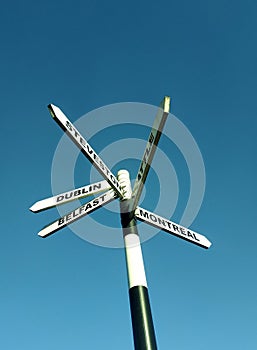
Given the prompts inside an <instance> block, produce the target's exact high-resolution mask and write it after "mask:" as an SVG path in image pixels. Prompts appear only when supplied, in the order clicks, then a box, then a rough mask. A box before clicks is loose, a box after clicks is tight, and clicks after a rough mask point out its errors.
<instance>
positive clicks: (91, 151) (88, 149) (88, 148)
mask: <svg viewBox="0 0 257 350" xmlns="http://www.w3.org/2000/svg"><path fill="white" fill-rule="evenodd" d="M87 151H88V153H89V154H92V153H93V150H92V148H90V147H89V145H88V144H87Z"/></svg>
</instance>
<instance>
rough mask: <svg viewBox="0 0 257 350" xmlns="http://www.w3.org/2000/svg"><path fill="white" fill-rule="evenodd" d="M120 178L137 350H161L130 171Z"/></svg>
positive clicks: (122, 219) (123, 171)
mask: <svg viewBox="0 0 257 350" xmlns="http://www.w3.org/2000/svg"><path fill="white" fill-rule="evenodd" d="M117 178H118V181H119V183H120V185H121V187H122V189H123V198H122V199H121V200H120V208H121V224H122V229H123V237H124V245H125V253H126V263H127V273H128V284H129V300H130V310H131V320H132V328H133V336H134V345H135V350H157V345H156V338H155V332H154V326H153V319H152V313H151V307H150V302H149V296H148V288H147V282H146V276H145V268H144V261H143V256H142V250H141V244H140V238H139V235H138V231H137V225H136V219H135V217H134V212H129V211H128V210H129V207H130V201H131V194H132V190H131V183H130V179H129V172H128V171H127V170H120V171H119V172H118V176H117Z"/></svg>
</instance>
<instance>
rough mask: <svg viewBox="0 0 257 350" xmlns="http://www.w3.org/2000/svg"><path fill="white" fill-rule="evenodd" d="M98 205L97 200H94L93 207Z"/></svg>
mask: <svg viewBox="0 0 257 350" xmlns="http://www.w3.org/2000/svg"><path fill="white" fill-rule="evenodd" d="M98 204H99V199H98V198H96V199H94V200H93V206H94V207H95V206H96V205H98Z"/></svg>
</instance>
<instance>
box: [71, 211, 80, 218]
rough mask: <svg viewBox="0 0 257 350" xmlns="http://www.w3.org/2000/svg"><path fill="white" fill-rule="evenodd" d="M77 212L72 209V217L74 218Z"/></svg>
mask: <svg viewBox="0 0 257 350" xmlns="http://www.w3.org/2000/svg"><path fill="white" fill-rule="evenodd" d="M78 215H79V214H78V213H76V210H74V212H73V213H72V217H73V218H75V217H76V216H78Z"/></svg>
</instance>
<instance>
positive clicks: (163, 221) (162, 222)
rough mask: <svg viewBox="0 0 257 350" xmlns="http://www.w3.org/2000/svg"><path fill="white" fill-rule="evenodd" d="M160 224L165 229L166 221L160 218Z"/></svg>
mask: <svg viewBox="0 0 257 350" xmlns="http://www.w3.org/2000/svg"><path fill="white" fill-rule="evenodd" d="M158 223H159V224H160V225H162V226H164V227H165V226H166V221H165V220H164V219H160V218H158Z"/></svg>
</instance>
